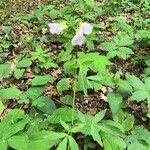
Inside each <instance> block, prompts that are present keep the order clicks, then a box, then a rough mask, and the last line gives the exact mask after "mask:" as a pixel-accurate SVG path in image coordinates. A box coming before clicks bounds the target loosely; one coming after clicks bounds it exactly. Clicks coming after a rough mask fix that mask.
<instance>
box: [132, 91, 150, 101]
mask: <svg viewBox="0 0 150 150" xmlns="http://www.w3.org/2000/svg"><path fill="white" fill-rule="evenodd" d="M149 95H150V94H149V93H148V92H147V91H144V90H138V91H135V92H134V93H132V96H131V99H132V100H135V101H137V102H140V101H143V100H145V99H147V98H148V96H149Z"/></svg>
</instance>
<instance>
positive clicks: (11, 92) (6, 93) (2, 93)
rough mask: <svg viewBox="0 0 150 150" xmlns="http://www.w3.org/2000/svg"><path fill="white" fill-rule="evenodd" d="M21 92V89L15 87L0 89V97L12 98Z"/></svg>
mask: <svg viewBox="0 0 150 150" xmlns="http://www.w3.org/2000/svg"><path fill="white" fill-rule="evenodd" d="M20 94H21V91H20V90H19V89H17V88H15V87H10V88H7V89H0V99H14V98H17V97H18V96H19V95H20Z"/></svg>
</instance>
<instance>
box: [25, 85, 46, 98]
mask: <svg viewBox="0 0 150 150" xmlns="http://www.w3.org/2000/svg"><path fill="white" fill-rule="evenodd" d="M43 92H44V88H43V87H31V88H29V89H28V90H27V91H26V92H25V95H26V96H27V98H29V99H31V100H33V99H37V98H38V97H39V96H41V95H42V94H43Z"/></svg>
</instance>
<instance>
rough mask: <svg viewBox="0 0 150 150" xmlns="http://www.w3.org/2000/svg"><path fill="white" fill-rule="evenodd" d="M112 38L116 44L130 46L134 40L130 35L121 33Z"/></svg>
mask: <svg viewBox="0 0 150 150" xmlns="http://www.w3.org/2000/svg"><path fill="white" fill-rule="evenodd" d="M113 40H114V42H115V43H116V44H117V45H118V46H130V45H132V44H133V42H134V41H133V40H132V39H131V37H130V36H128V35H121V34H120V35H117V36H116V37H114V39H113Z"/></svg>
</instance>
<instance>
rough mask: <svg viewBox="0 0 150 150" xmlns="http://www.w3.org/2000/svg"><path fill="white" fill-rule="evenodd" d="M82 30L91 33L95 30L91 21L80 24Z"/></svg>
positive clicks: (84, 32)
mask: <svg viewBox="0 0 150 150" xmlns="http://www.w3.org/2000/svg"><path fill="white" fill-rule="evenodd" d="M79 30H80V32H82V33H83V34H86V35H89V34H91V33H92V31H93V26H92V25H91V24H90V23H87V22H84V23H82V24H81V25H80V28H79Z"/></svg>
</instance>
